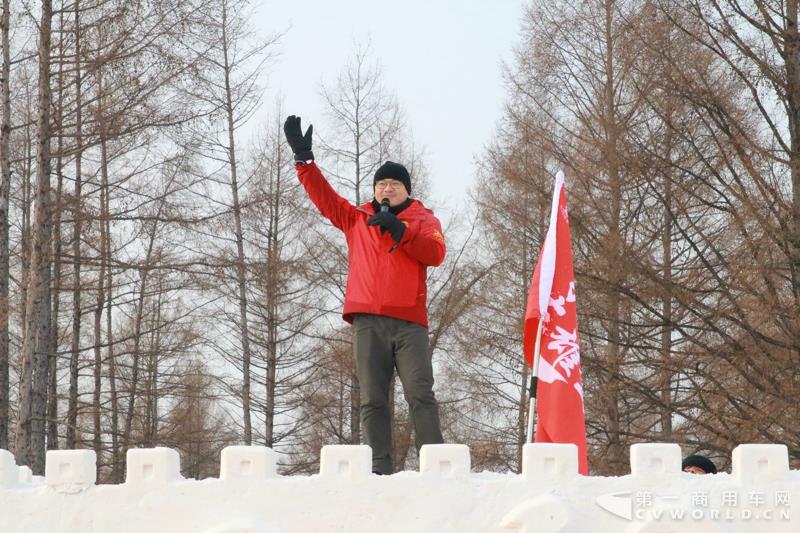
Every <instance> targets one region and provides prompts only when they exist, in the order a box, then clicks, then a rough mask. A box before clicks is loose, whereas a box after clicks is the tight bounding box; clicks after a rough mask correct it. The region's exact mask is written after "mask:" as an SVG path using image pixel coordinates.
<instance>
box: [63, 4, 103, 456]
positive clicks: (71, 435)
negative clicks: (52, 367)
mask: <svg viewBox="0 0 800 533" xmlns="http://www.w3.org/2000/svg"><path fill="white" fill-rule="evenodd" d="M81 37H82V36H81V30H80V1H79V0H75V189H74V196H75V198H74V199H73V201H74V202H75V203H74V204H73V209H72V219H73V222H72V224H73V225H72V276H73V283H74V286H73V288H72V343H71V345H70V355H69V400H68V407H67V449H73V448H75V431H76V427H77V425H78V356H79V354H80V342H81V291H82V287H81V218H82V216H83V201H82V198H81V195H82V190H81V187H82V183H83V181H82V180H83V177H82V176H81V173H82V171H83V170H82V168H81V167H82V158H83V132H82V129H83V89H82V84H81ZM101 246H102V243H101ZM99 290H100V291H101V292H102V290H103V289H102V286H101V287H100V289H99ZM95 333H96V332H95Z"/></svg>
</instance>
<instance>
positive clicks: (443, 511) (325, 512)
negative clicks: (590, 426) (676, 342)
mask: <svg viewBox="0 0 800 533" xmlns="http://www.w3.org/2000/svg"><path fill="white" fill-rule="evenodd" d="M275 460H276V454H275V452H274V451H273V450H271V449H269V448H263V447H255V446H254V447H249V446H234V447H230V448H226V449H225V450H224V451H223V452H222V457H221V464H220V478H219V479H204V480H202V481H195V480H192V479H184V478H182V477H181V475H180V463H179V458H178V453H177V452H176V451H175V450H172V449H169V448H154V449H136V450H129V451H128V455H127V479H126V481H125V483H123V484H121V485H95V476H96V474H95V455H94V452H93V451H91V450H63V451H62V450H59V451H49V452H47V463H46V473H45V476H44V478H41V477H38V476H31V475H30V470H29V469H28V468H27V467H18V466H17V465H16V464H15V463H14V459H13V456H12V455H11V454H10V453H9V452H6V451H4V450H0V532H2V533H33V532H36V533H39V532H48V533H51V532H52V533H55V532H64V533H73V532H74V533H78V532H80V533H99V532H103V533H105V532H115V533H116V532H144V533H160V532H164V533H180V532H198V533H277V532H295V531H336V532H369V533H375V532H384V531H403V532H428V531H429V532H443V531H458V532H460V533H463V532H471V531H480V532H482V531H498V532H503V531H517V532H528V533H530V532H571V531H578V532H584V531H586V532H602V533H605V532H631V533H633V532H652V533H667V532H675V533H684V532H726V533H727V532H736V531H759V533H765V532H773V531H776V532H783V531H785V532H794V533H797V532H800V516H798V515H800V509H795V508H793V506H794V505H795V504H797V503H798V502H800V471H793V470H789V461H788V453H787V448H786V446H783V445H773V444H745V445H741V446H739V447H737V448H736V449H735V450H734V451H733V457H732V465H733V467H732V473H731V474H717V475H706V476H698V475H691V474H685V473H682V472H681V471H680V466H681V450H680V448H679V446H678V445H677V444H637V445H634V446H632V447H631V453H630V462H631V474H630V475H627V476H620V477H597V476H590V477H584V476H581V475H579V474H578V473H577V471H578V460H577V448H576V447H575V446H573V445H569V444H528V445H526V446H525V447H524V450H523V471H522V474H519V475H517V474H496V473H490V472H482V473H477V472H471V471H470V455H469V448H468V447H467V446H463V445H458V444H439V445H432V446H425V447H423V449H422V451H421V453H420V470H419V472H400V473H398V474H395V475H392V476H377V475H373V474H371V456H370V449H369V448H368V447H367V446H325V447H323V448H322V453H321V461H320V472H319V474H316V475H312V476H280V475H278V474H277V473H276V468H275V465H276V463H275Z"/></svg>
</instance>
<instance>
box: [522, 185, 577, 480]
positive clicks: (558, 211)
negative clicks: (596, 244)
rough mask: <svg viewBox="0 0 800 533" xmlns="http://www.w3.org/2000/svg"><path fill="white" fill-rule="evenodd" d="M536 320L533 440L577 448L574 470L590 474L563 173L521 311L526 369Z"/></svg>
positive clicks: (532, 352) (531, 357)
mask: <svg viewBox="0 0 800 533" xmlns="http://www.w3.org/2000/svg"><path fill="white" fill-rule="evenodd" d="M540 322H541V339H540V341H539V346H538V347H539V361H538V384H537V394H536V434H535V435H536V437H535V439H534V441H535V442H565V443H573V444H576V445H577V446H578V469H579V471H580V473H581V474H584V475H588V474H589V465H588V460H587V454H586V419H585V416H584V410H583V380H582V379H581V358H580V339H579V337H578V314H577V307H576V302H575V275H574V273H573V270H572V242H571V239H570V232H569V217H568V213H567V195H566V192H565V190H564V174H563V173H562V172H559V173H558V174H557V175H556V185H555V190H554V192H553V202H552V206H551V210H550V226H549V228H548V229H547V236H546V237H545V241H544V246H543V247H542V252H541V254H540V255H539V260H538V262H537V263H536V269H535V270H534V272H533V279H532V280H531V290H530V292H529V293H528V305H527V309H526V310H525V324H524V328H523V349H524V353H525V361H527V363H528V365H529V366H534V358H535V351H536V336H537V331H538V329H539V327H540V326H539V324H540ZM529 416H530V415H529Z"/></svg>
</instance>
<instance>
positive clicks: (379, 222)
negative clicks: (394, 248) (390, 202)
mask: <svg viewBox="0 0 800 533" xmlns="http://www.w3.org/2000/svg"><path fill="white" fill-rule="evenodd" d="M367 225H369V226H380V227H381V233H384V232H387V231H388V232H389V235H391V236H392V239H394V242H398V243H399V242H400V239H402V238H403V233H405V231H406V225H405V224H403V223H402V222H400V219H399V218H397V217H396V216H395V215H394V213H390V212H389V211H381V212H380V213H375V214H374V215H372V217H371V218H370V219H369V220H368V221H367Z"/></svg>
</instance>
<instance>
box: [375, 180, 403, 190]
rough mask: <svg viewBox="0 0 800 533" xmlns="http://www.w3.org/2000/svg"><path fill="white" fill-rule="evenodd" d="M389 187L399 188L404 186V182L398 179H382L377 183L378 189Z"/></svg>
mask: <svg viewBox="0 0 800 533" xmlns="http://www.w3.org/2000/svg"><path fill="white" fill-rule="evenodd" d="M387 187H392V188H393V189H399V188H400V187H403V182H402V181H397V180H380V181H378V182H376V183H375V188H376V189H380V190H383V189H385V188H387Z"/></svg>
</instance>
